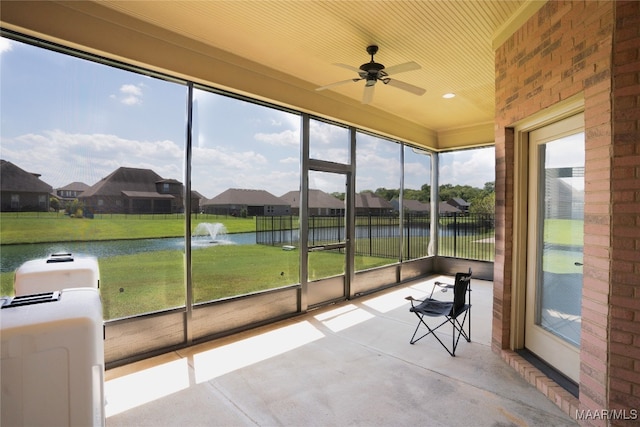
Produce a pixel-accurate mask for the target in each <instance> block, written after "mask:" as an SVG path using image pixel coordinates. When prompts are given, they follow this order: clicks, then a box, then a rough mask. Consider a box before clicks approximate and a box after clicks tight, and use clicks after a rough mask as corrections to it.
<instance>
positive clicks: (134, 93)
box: [112, 84, 143, 105]
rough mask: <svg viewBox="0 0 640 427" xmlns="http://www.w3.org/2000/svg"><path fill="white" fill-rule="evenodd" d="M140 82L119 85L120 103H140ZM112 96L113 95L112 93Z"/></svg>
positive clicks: (141, 94)
mask: <svg viewBox="0 0 640 427" xmlns="http://www.w3.org/2000/svg"><path fill="white" fill-rule="evenodd" d="M142 87H143V85H142V84H139V85H134V84H126V85H122V86H120V97H119V98H118V99H119V100H120V102H121V103H123V104H125V105H138V104H142V97H143V93H142ZM112 97H113V95H112Z"/></svg>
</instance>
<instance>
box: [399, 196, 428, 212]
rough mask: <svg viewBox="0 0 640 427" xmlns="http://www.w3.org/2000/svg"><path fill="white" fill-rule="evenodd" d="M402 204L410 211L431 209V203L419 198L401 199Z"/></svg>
mask: <svg viewBox="0 0 640 427" xmlns="http://www.w3.org/2000/svg"><path fill="white" fill-rule="evenodd" d="M402 204H403V205H404V208H405V209H407V210H410V211H412V212H424V211H427V212H428V211H429V210H430V209H431V205H429V204H427V203H422V202H421V201H419V200H407V199H405V200H403V201H402Z"/></svg>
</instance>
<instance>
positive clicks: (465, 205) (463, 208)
mask: <svg viewBox="0 0 640 427" xmlns="http://www.w3.org/2000/svg"><path fill="white" fill-rule="evenodd" d="M447 204H449V205H451V206H453V207H454V208H458V209H459V210H460V212H462V213H467V212H469V206H470V204H469V202H467V201H466V200H464V199H461V198H460V197H454V198H452V199H449V200H447Z"/></svg>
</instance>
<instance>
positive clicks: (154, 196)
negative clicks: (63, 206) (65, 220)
mask: <svg viewBox="0 0 640 427" xmlns="http://www.w3.org/2000/svg"><path fill="white" fill-rule="evenodd" d="M183 194H184V186H183V185H182V183H181V182H179V181H177V180H175V179H164V178H162V177H161V176H160V175H158V174H157V173H155V172H154V171H152V170H151V169H138V168H127V167H121V168H118V169H116V170H115V171H114V172H112V173H111V174H110V175H108V176H107V177H105V178H102V179H101V180H100V181H99V182H97V183H96V184H94V185H92V186H91V187H89V188H88V189H86V190H85V191H84V192H83V193H82V195H81V196H80V197H79V198H78V200H80V201H81V202H82V203H84V206H85V209H86V210H88V211H89V212H94V213H127V214H134V213H145V214H149V213H156V214H157V213H176V212H184V200H183ZM192 197H193V194H192ZM192 205H195V206H196V207H197V206H198V203H197V202H196V201H194V203H193V204H192Z"/></svg>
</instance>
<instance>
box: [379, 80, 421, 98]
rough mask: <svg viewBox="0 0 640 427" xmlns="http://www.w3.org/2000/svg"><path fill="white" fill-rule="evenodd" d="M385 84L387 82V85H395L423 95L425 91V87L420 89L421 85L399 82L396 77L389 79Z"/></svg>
mask: <svg viewBox="0 0 640 427" xmlns="http://www.w3.org/2000/svg"><path fill="white" fill-rule="evenodd" d="M386 84H388V85H389V86H393V87H397V88H398V89H402V90H406V91H407V92H411V93H413V94H415V95H418V96H420V95H424V93H425V92H426V89H422V88H421V87H418V86H414V85H412V84H409V83H405V82H401V81H400V80H396V79H389V81H387V82H386Z"/></svg>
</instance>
